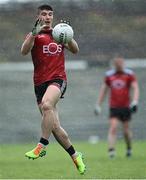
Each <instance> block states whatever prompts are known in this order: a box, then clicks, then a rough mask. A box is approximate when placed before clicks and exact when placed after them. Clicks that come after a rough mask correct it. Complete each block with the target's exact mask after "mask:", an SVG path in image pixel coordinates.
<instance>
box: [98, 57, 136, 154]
mask: <svg viewBox="0 0 146 180" xmlns="http://www.w3.org/2000/svg"><path fill="white" fill-rule="evenodd" d="M131 89H132V90H133V96H132V99H131V98H130V92H131ZM108 90H109V104H110V128H109V134H108V142H109V149H108V151H109V156H110V157H114V156H115V142H116V134H117V126H118V123H119V121H121V122H122V125H123V133H124V137H125V142H126V145H127V153H126V156H127V157H130V156H131V155H132V152H131V148H132V147H131V132H130V129H129V122H130V119H131V113H134V112H136V111H137V108H138V100H139V86H138V83H137V80H136V77H135V74H134V72H133V71H132V70H130V69H127V68H125V66H124V59H123V57H120V56H117V57H116V58H114V69H112V70H109V71H107V72H106V75H105V81H104V83H103V85H102V87H101V90H100V93H99V97H98V101H97V105H96V108H95V113H96V114H97V115H98V114H99V113H100V112H101V105H102V102H103V100H104V97H105V95H106V93H107V91H108Z"/></svg>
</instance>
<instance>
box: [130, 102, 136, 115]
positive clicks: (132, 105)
mask: <svg viewBox="0 0 146 180" xmlns="http://www.w3.org/2000/svg"><path fill="white" fill-rule="evenodd" d="M130 110H131V112H132V113H136V112H137V111H138V102H137V101H132V103H131V105H130Z"/></svg>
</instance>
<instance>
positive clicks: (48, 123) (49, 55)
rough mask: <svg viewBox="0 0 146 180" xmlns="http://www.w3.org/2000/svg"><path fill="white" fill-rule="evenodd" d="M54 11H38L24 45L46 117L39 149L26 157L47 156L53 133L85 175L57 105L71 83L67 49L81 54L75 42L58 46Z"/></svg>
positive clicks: (38, 98) (42, 7)
mask: <svg viewBox="0 0 146 180" xmlns="http://www.w3.org/2000/svg"><path fill="white" fill-rule="evenodd" d="M52 22H53V9H52V7H51V6H49V5H42V6H40V7H39V8H38V15H37V21H36V23H35V26H34V28H33V30H32V32H31V33H29V34H28V36H27V37H26V39H25V41H24V42H23V44H22V48H21V53H22V54H23V55H27V54H28V53H29V52H31V56H32V61H33V64H34V87H35V94H36V98H37V102H38V106H39V109H40V112H41V114H42V124H41V127H42V135H41V138H40V141H39V143H38V144H37V146H36V148H34V149H33V150H31V151H29V152H27V153H26V154H25V155H26V156H27V157H28V158H30V159H36V158H39V157H42V156H44V155H45V154H46V146H47V145H48V144H49V141H48V139H49V137H50V135H51V133H53V135H54V137H55V138H56V140H57V141H58V142H59V143H60V144H61V146H62V147H63V148H64V149H65V150H66V151H67V152H68V153H69V155H70V156H71V157H72V159H73V161H74V163H75V165H76V167H77V169H78V170H79V172H80V173H81V174H83V173H84V172H85V165H84V163H83V160H82V154H81V153H78V152H76V151H75V149H74V147H73V146H72V144H71V142H70V140H69V137H68V134H67V133H66V131H65V130H64V129H63V128H62V127H61V125H60V122H59V116H58V111H57V107H56V105H57V103H58V101H59V99H60V97H63V95H64V93H65V90H66V86H67V82H66V73H65V65H64V48H66V49H68V50H69V51H71V52H72V53H77V52H78V51H79V48H78V45H77V43H76V41H75V40H74V39H72V40H71V41H70V42H69V43H68V44H66V45H63V44H58V43H56V42H55V41H54V40H53V37H52Z"/></svg>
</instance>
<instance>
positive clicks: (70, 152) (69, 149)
mask: <svg viewBox="0 0 146 180" xmlns="http://www.w3.org/2000/svg"><path fill="white" fill-rule="evenodd" d="M66 151H67V152H68V154H69V155H70V156H72V155H73V154H75V152H76V151H75V149H74V147H73V146H72V145H71V146H70V147H69V148H68V149H66Z"/></svg>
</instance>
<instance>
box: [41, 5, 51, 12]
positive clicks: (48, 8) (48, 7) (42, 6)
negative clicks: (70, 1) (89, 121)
mask: <svg viewBox="0 0 146 180" xmlns="http://www.w3.org/2000/svg"><path fill="white" fill-rule="evenodd" d="M42 10H48V11H53V8H52V7H51V6H50V5H48V4H43V5H41V6H39V7H38V12H39V11H42Z"/></svg>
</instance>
